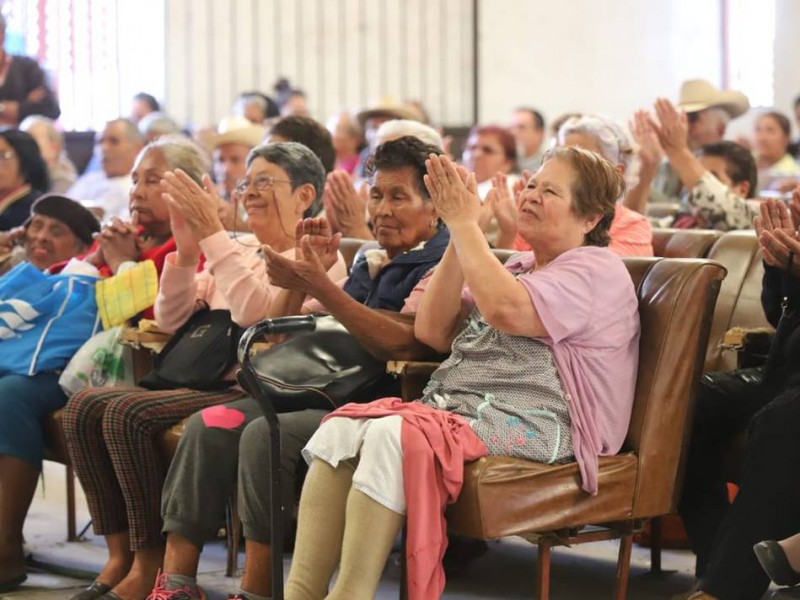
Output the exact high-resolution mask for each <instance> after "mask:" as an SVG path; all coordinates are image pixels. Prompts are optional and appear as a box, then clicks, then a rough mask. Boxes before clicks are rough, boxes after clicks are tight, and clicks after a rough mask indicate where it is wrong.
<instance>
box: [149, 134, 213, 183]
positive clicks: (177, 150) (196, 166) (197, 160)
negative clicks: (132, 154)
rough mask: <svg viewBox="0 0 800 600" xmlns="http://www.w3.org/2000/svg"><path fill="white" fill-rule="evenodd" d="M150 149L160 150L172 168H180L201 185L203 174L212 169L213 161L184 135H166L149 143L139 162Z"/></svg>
mask: <svg viewBox="0 0 800 600" xmlns="http://www.w3.org/2000/svg"><path fill="white" fill-rule="evenodd" d="M148 150H158V151H160V152H161V153H162V154H163V155H164V158H165V159H166V160H167V162H168V163H169V167H170V169H180V170H182V171H184V172H185V173H186V174H187V175H188V176H189V177H191V178H192V179H193V180H194V181H196V182H197V183H198V184H199V185H200V186H202V185H203V175H204V174H205V173H208V172H209V171H210V170H211V161H210V160H209V158H208V155H207V154H206V153H205V152H204V151H203V150H202V149H201V148H200V146H198V145H197V144H195V143H194V142H193V141H192V140H190V139H189V138H187V137H186V136H184V135H176V134H172V135H164V136H161V137H160V138H158V139H157V140H154V141H152V142H150V143H149V144H147V146H145V147H144V148H143V149H142V151H141V152H139V156H138V157H137V158H136V160H137V162H138V161H139V160H140V159H141V157H142V156H144V153H145V152H147V151H148Z"/></svg>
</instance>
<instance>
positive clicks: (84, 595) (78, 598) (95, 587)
mask: <svg viewBox="0 0 800 600" xmlns="http://www.w3.org/2000/svg"><path fill="white" fill-rule="evenodd" d="M110 591H111V586H110V585H106V584H105V583H102V582H100V581H95V582H93V583H92V585H90V586H89V587H87V588H86V589H85V590H83V591H82V592H79V593H78V594H75V595H74V596H73V597H72V598H70V599H69V600H97V599H98V598H100V597H102V596H104V595H105V594H107V593H108V592H110Z"/></svg>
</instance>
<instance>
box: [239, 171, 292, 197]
mask: <svg viewBox="0 0 800 600" xmlns="http://www.w3.org/2000/svg"><path fill="white" fill-rule="evenodd" d="M276 183H292V182H291V180H289V179H275V178H274V177H272V176H271V175H259V176H258V177H256V178H255V179H240V180H239V181H237V182H236V187H235V188H234V189H236V191H237V192H238V193H239V194H244V193H245V192H246V191H247V188H249V187H250V185H251V184H252V185H253V186H254V187H255V188H256V189H257V190H258V191H259V192H263V191H265V190H268V189H270V188H272V187H275V184H276Z"/></svg>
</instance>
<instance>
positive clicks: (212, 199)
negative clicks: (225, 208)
mask: <svg viewBox="0 0 800 600" xmlns="http://www.w3.org/2000/svg"><path fill="white" fill-rule="evenodd" d="M161 186H162V187H163V188H164V198H165V199H166V200H167V203H168V204H169V206H170V209H171V211H172V210H174V211H175V212H176V213H177V214H179V215H180V216H182V217H183V218H184V219H185V220H186V223H187V224H188V225H189V228H190V229H191V230H192V233H193V235H194V236H195V238H196V239H197V241H200V240H204V239H206V238H207V237H209V236H211V235H214V234H215V233H217V232H220V231H224V230H225V229H224V227H223V226H222V221H221V220H220V218H219V208H220V205H221V203H222V202H223V200H222V199H221V198H220V197H219V195H218V194H217V190H216V188H215V187H214V184H213V182H212V181H211V178H210V177H209V176H208V175H203V187H202V188H201V187H200V186H199V185H197V183H195V181H194V180H192V178H191V177H189V176H188V175H187V174H186V173H185V172H184V171H182V170H181V169H175V170H174V171H172V172H167V173H165V174H164V178H163V179H162V180H161Z"/></svg>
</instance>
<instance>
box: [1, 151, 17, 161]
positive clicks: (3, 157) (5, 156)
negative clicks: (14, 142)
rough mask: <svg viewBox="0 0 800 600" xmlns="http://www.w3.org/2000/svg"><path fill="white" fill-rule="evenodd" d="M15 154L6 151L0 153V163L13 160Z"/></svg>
mask: <svg viewBox="0 0 800 600" xmlns="http://www.w3.org/2000/svg"><path fill="white" fill-rule="evenodd" d="M16 155H17V154H16V153H15V152H14V151H13V150H6V151H5V152H0V161H7V160H11V159H12V158H14V157H15V156H16Z"/></svg>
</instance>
